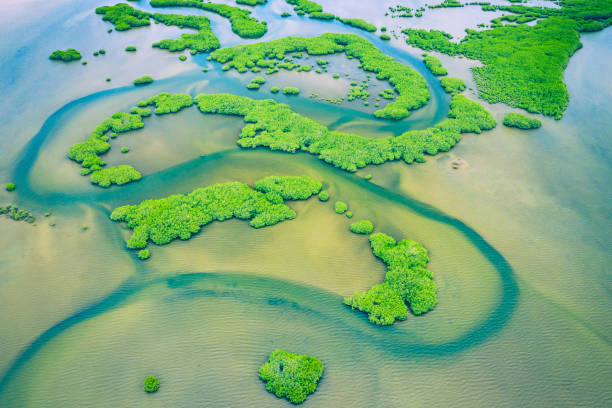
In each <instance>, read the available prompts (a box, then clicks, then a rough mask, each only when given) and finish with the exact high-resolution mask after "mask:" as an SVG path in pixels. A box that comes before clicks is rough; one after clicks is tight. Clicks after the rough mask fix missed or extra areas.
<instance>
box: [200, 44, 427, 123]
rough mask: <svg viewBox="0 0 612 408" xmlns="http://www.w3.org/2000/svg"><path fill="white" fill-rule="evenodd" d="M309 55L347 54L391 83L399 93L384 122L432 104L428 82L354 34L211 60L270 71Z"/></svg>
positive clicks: (231, 51)
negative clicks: (294, 57)
mask: <svg viewBox="0 0 612 408" xmlns="http://www.w3.org/2000/svg"><path fill="white" fill-rule="evenodd" d="M295 52H307V53H308V54H311V55H329V54H335V53H341V52H344V53H346V55H347V57H351V58H357V59H359V61H360V62H361V65H360V66H361V68H362V69H364V70H365V71H367V72H374V73H375V74H376V78H377V79H379V80H388V81H389V83H390V84H391V85H393V86H394V87H395V90H396V91H397V93H398V96H397V99H396V100H395V101H394V102H391V103H389V104H387V106H385V107H384V108H383V109H380V110H378V111H376V112H375V113H374V114H375V115H376V116H377V117H379V118H384V119H402V118H405V117H406V116H408V115H409V114H410V111H412V110H416V109H419V108H420V107H422V106H424V105H425V104H426V103H427V102H428V101H429V90H428V87H427V83H426V82H425V79H424V78H423V77H422V76H421V75H419V74H418V73H417V72H416V71H415V70H414V69H412V68H411V67H409V66H407V65H404V64H402V63H400V62H398V61H395V60H394V59H393V58H392V57H389V56H388V55H385V54H383V53H382V52H381V51H380V50H379V49H378V48H376V47H375V46H374V45H373V44H372V43H370V42H369V41H367V40H366V39H364V38H363V37H361V36H358V35H355V34H331V33H327V34H323V35H321V36H319V37H313V38H304V37H287V38H282V39H278V40H273V41H268V42H261V43H257V44H247V45H238V46H235V47H227V48H221V49H218V50H216V51H214V52H213V53H212V54H211V59H213V60H215V61H218V62H220V63H222V64H225V65H224V69H225V70H228V69H236V70H237V71H238V72H246V71H247V70H248V69H252V68H254V67H261V68H271V67H277V66H279V63H280V62H281V61H282V60H283V58H285V56H286V55H287V54H290V53H295Z"/></svg>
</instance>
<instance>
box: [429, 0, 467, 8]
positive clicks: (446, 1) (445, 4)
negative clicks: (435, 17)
mask: <svg viewBox="0 0 612 408" xmlns="http://www.w3.org/2000/svg"><path fill="white" fill-rule="evenodd" d="M427 7H429V8H430V9H433V8H449V7H463V4H461V2H460V1H459V0H443V1H442V3H439V4H433V5H430V6H427Z"/></svg>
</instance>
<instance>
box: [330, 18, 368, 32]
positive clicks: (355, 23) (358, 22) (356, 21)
mask: <svg viewBox="0 0 612 408" xmlns="http://www.w3.org/2000/svg"><path fill="white" fill-rule="evenodd" d="M338 20H340V21H341V22H342V23H344V24H346V25H349V26H351V27H355V28H360V29H362V30H365V31H367V32H370V33H373V32H375V31H376V26H375V25H374V24H370V23H368V22H367V21H365V20H363V19H361V18H339V19H338Z"/></svg>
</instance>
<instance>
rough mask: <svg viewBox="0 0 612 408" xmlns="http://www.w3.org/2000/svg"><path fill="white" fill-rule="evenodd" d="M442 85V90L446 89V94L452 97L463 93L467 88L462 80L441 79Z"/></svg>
mask: <svg viewBox="0 0 612 408" xmlns="http://www.w3.org/2000/svg"><path fill="white" fill-rule="evenodd" d="M440 85H442V89H444V92H446V93H448V94H451V95H454V94H456V93H460V92H463V91H465V88H466V85H465V81H464V80H463V79H461V78H452V77H444V78H440Z"/></svg>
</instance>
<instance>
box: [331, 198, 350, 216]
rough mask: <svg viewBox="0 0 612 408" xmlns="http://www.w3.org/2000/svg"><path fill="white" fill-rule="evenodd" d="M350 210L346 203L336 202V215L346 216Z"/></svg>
mask: <svg viewBox="0 0 612 408" xmlns="http://www.w3.org/2000/svg"><path fill="white" fill-rule="evenodd" d="M346 210H348V205H347V204H346V203H345V202H344V201H336V203H335V204H334V211H335V212H336V214H344V213H345V212H346Z"/></svg>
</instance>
